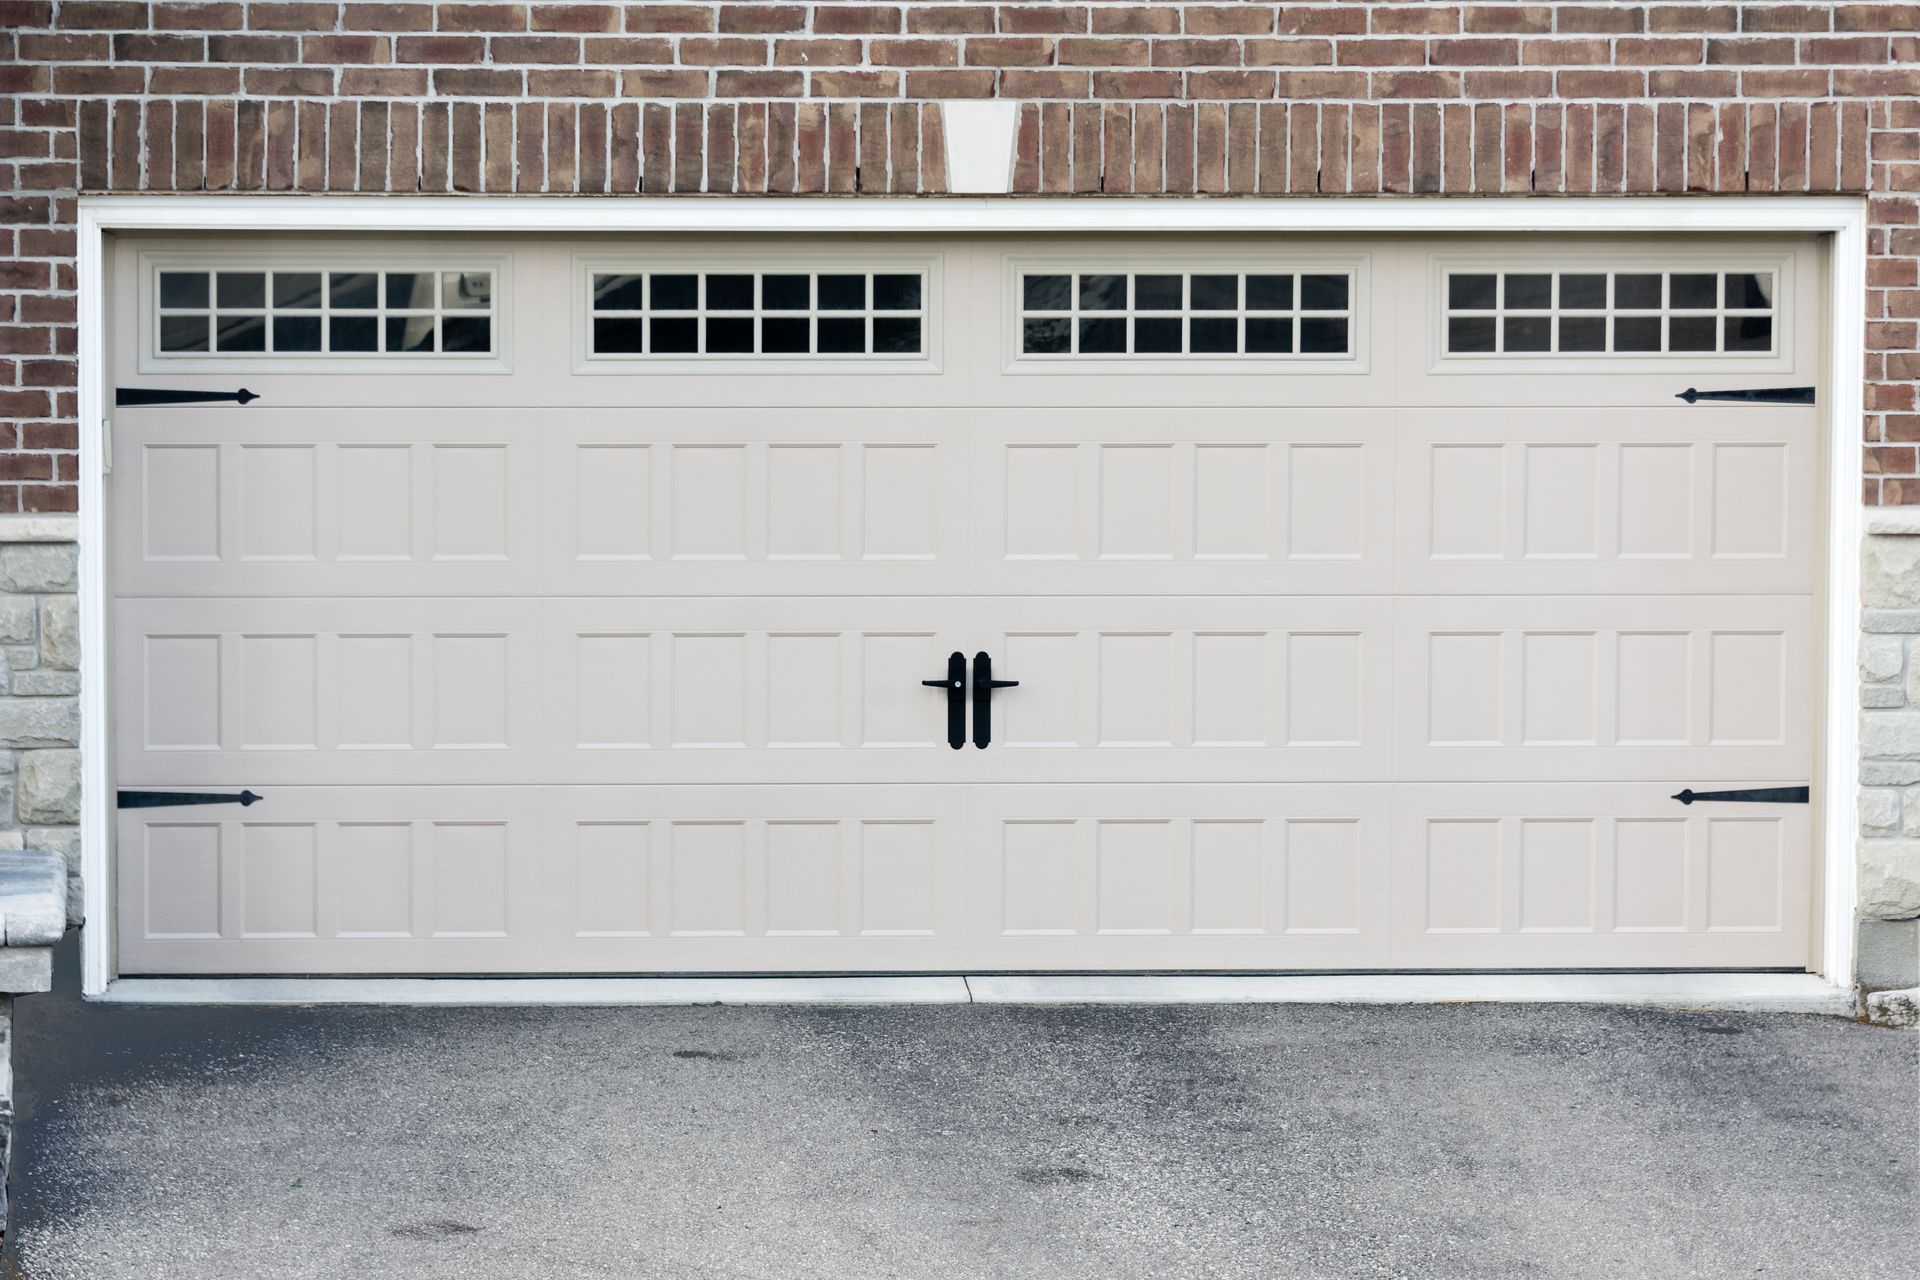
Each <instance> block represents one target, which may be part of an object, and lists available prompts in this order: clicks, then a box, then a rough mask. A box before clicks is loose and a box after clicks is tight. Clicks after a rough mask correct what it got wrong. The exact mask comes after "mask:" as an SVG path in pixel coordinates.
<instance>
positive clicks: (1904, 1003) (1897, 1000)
mask: <svg viewBox="0 0 1920 1280" xmlns="http://www.w3.org/2000/svg"><path fill="white" fill-rule="evenodd" d="M1867 1021H1868V1022H1873V1023H1877V1024H1879V1025H1880V1026H1883V1027H1920V987H1908V988H1907V989H1906V990H1904V991H1876V992H1874V993H1873V994H1872V995H1870V996H1868V997H1867Z"/></svg>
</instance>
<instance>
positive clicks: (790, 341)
mask: <svg viewBox="0 0 1920 1280" xmlns="http://www.w3.org/2000/svg"><path fill="white" fill-rule="evenodd" d="M769 279H771V277H769ZM812 342H813V323H812V322H811V321H809V320H806V319H803V318H802V317H800V316H769V317H767V318H766V319H764V320H762V321H761V322H760V350H761V351H763V352H765V353H766V354H768V355H805V354H806V353H807V352H808V351H809V350H811V349H812V348H811V344H812Z"/></svg>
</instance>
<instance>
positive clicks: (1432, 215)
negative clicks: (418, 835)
mask: <svg viewBox="0 0 1920 1280" xmlns="http://www.w3.org/2000/svg"><path fill="white" fill-rule="evenodd" d="M78 213H79V216H78V227H77V258H78V277H77V279H78V329H79V333H78V339H79V341H78V358H79V373H80V376H79V379H78V382H79V386H78V400H79V420H80V423H81V430H80V514H79V517H78V525H79V535H78V537H79V553H80V580H79V608H80V640H81V652H82V655H83V656H82V660H81V685H80V687H81V693H80V752H81V780H82V788H83V797H84V798H83V801H82V808H81V820H80V837H81V850H82V852H81V866H82V872H83V875H84V877H85V886H84V892H85V902H84V908H83V910H84V915H85V919H86V924H85V925H84V927H83V928H82V931H81V966H82V975H81V976H82V989H83V991H84V992H85V994H86V995H88V996H89V997H93V998H107V999H112V998H124V999H130V1000H139V999H141V998H142V997H141V993H140V991H139V990H138V989H136V988H134V987H132V986H131V985H128V984H124V983H122V984H116V981H115V980H116V974H115V971H114V944H113V938H114V904H113V893H114V883H113V878H112V866H111V856H110V850H111V848H112V835H113V808H112V795H113V791H112V781H113V775H112V768H111V745H112V734H111V721H110V717H109V713H108V707H109V701H108V682H109V678H110V674H109V672H110V668H109V662H108V654H109V652H110V650H109V648H108V646H107V607H106V600H107V596H106V584H107V574H108V569H109V565H108V562H107V556H108V545H109V544H108V542H107V498H106V477H105V464H106V462H107V453H106V449H105V444H106V436H107V430H108V425H109V424H108V408H107V406H108V404H109V402H110V400H109V397H110V391H111V378H112V373H111V370H110V368H109V366H108V363H107V359H106V355H107V351H108V323H107V281H108V276H109V274H110V273H109V269H108V262H109V259H108V254H107V243H108V237H109V236H110V235H111V234H112V233H114V232H117V231H125V232H212V233H223V232H224V233H230V234H238V233H242V232H248V231H260V230H270V231H282V232H297V233H312V234H316V235H318V234H361V235H365V234H367V233H369V232H374V231H377V232H382V233H389V234H400V233H407V232H424V233H430V234H442V235H448V234H453V235H503V234H544V235H578V234H617V235H626V236H655V235H658V236H666V235H740V236H749V235H751V236H766V235H782V234H786V235H792V234H824V233H838V234H855V235H868V236H878V237H882V238H884V237H885V236H888V235H898V234H912V235H919V236H935V235H971V236H977V235H981V234H983V233H999V234H1007V235H1021V234H1029V235H1040V234H1051V235H1071V234H1115V235H1131V236H1141V235H1154V234H1164V235H1169V236H1177V235H1211V234H1241V235H1272V236H1281V235H1309V234H1374V235H1383V236H1392V235H1418V234H1422V233H1451V234H1485V233H1493V234H1511V235H1521V234H1539V233H1549V234H1558V235H1570V236H1571V235H1621V234H1626V233H1636V232H1646V233H1660V232H1679V233H1688V232H1691V233H1696V234H1698V233H1708V234H1712V233H1723V234H1736V235H1740V234H1746V235H1752V234H1765V233H1792V234H1809V235H1817V236H1821V237H1823V238H1824V247H1825V250H1826V252H1827V255H1828V272H1827V277H1828V296H1827V300H1826V301H1827V305H1826V307H1825V308H1824V311H1825V314H1826V318H1827V322H1828V330H1827V333H1826V342H1825V344H1824V345H1825V352H1824V357H1825V363H1826V373H1827V377H1826V386H1825V390H1824V392H1823V400H1824V402H1825V403H1824V404H1823V406H1822V408H1823V410H1824V413H1823V415H1822V421H1823V424H1824V429H1825V431H1826V446H1827V451H1828V452H1827V482H1828V490H1827V502H1826V507H1827V522H1828V524H1827V564H1826V597H1827V598H1826V601H1825V605H1826V619H1825V626H1826V636H1825V639H1826V644H1825V670H1824V671H1823V673H1822V675H1823V677H1824V680H1825V688H1824V692H1825V699H1824V702H1825V720H1826V724H1825V733H1824V741H1823V750H1822V753H1821V756H1820V759H1819V762H1818V765H1817V773H1816V776H1815V778H1814V779H1813V781H1814V785H1815V786H1816V787H1817V788H1819V790H1820V793H1821V795H1822V797H1823V799H1824V806H1823V812H1822V825H1821V826H1820V828H1819V830H1820V838H1819V841H1820V843H1819V849H1818V855H1819V865H1820V880H1819V884H1818V885H1817V890H1818V892H1817V894H1816V898H1817V905H1816V912H1817V916H1816V921H1817V923H1818V924H1819V926H1820V929H1819V934H1820V941H1819V943H1818V946H1817V949H1816V950H1815V951H1814V952H1813V953H1811V954H1810V956H1809V963H1810V967H1811V968H1813V969H1814V971H1815V974H1816V975H1817V976H1801V977H1799V978H1793V977H1791V976H1785V977H1780V978H1776V979H1772V980H1768V979H1766V978H1765V976H1764V975H1757V976H1755V977H1754V978H1753V980H1752V981H1751V982H1750V983H1748V984H1747V987H1746V988H1745V989H1744V992H1743V994H1741V995H1739V996H1737V997H1733V996H1729V995H1727V994H1726V992H1725V989H1724V988H1725V984H1724V982H1718V983H1717V982H1716V981H1715V980H1716V979H1722V978H1725V977H1726V976H1727V975H1715V974H1698V975H1677V976H1673V977H1663V978H1661V979H1660V980H1659V995H1658V997H1657V998H1658V999H1659V1000H1660V1001H1661V1002H1663V1003H1674V1002H1679V1003H1687V1002H1689V1001H1693V1002H1702V1001H1705V1002H1711V1001H1713V1000H1715V999H1727V998H1738V999H1741V1000H1743V1001H1745V1002H1746V1003H1748V1004H1752V1003H1756V1002H1758V1003H1763V1004H1765V1003H1768V1002H1771V1004H1772V1007H1787V1006H1788V1005H1791V1004H1793V1003H1794V1002H1795V1001H1810V1000H1826V1001H1828V1002H1829V1004H1830V1005H1831V1004H1836V1003H1837V1002H1841V1001H1846V1000H1850V999H1851V995H1850V990H1851V987H1852V985H1853V981H1854V952H1853V938H1854V907H1855V899H1856V874H1857V873H1856V858H1857V853H1856V850H1855V845H1856V843H1857V838H1858V833H1859V823H1858V818H1857V812H1856V811H1857V805H1856V803H1855V800H1856V796H1857V794H1858V783H1859V745H1860V744H1859V723H1858V721H1859V717H1858V715H1857V714H1856V712H1855V699H1856V697H1857V693H1856V689H1855V681H1856V678H1857V677H1856V663H1857V658H1858V652H1859V617H1860V564H1859V548H1860V533H1861V525H1862V509H1861V502H1860V482H1861V475H1862V457H1861V449H1860V438H1859V431H1858V429H1857V424H1858V423H1859V421H1860V417H1861V414H1862V413H1863V412H1864V407H1865V406H1864V401H1865V366H1866V355H1865V353H1866V302H1867V208H1866V201H1865V199H1864V198H1862V197H1856V196H1784V197H1774V196H1769V197H1765V198H1757V199H1742V198H1722V197H1699V198H1685V199H1681V198H1673V197H1614V196H1598V197H1568V198H1555V199H1551V200H1546V199H1530V198H1526V197H1491V198H1486V199H1459V198H1438V197H1410V198H1396V199H1391V200H1389V199H1382V198H1367V197H1341V198H1325V199H1284V200H1282V199H1259V198H1246V199H1234V200H1195V199H1181V198H1149V199H1138V200H1113V201H1107V200H1092V199H1075V198H1070V197H1067V198H1040V199H1021V200H1010V199H991V198H948V199H939V200H927V199H919V198H897V197H880V196H875V197H863V198H861V199H858V200H847V199H835V198H805V199H791V200H753V199H734V200H691V199H687V200H578V199H571V198H552V197H549V198H541V197H534V196H460V197H436V196H385V197H382V198H380V199H379V200H377V201H370V200H368V199H366V198H364V197H356V196H297V197H296V196H226V195H200V196H82V197H80V199H79V202H78ZM1002 314H1005V312H1003V313H1002ZM383 367H385V366H383ZM440 367H442V368H448V367H451V368H456V369H460V368H468V367H470V366H466V365H453V366H448V365H444V364H443V365H441V366H440ZM704 367H706V368H713V367H717V366H712V365H709V366H704ZM867 367H869V368H871V367H872V366H867ZM889 367H891V366H889ZM1076 367H1079V368H1085V367H1088V366H1076ZM1130 367H1137V366H1130ZM1471 367H1472V368H1474V369H1485V368H1486V367H1487V366H1486V365H1483V364H1475V365H1472V366H1471ZM1662 367H1663V368H1673V367H1674V366H1670V365H1667V366H1662ZM1716 411H1722V410H1720V409H1718V408H1717V407H1713V406H1709V407H1707V408H1704V409H1703V410H1702V412H1716ZM290 981H292V982H293V983H294V984H295V985H294V986H292V987H285V986H284V984H283V989H278V990H279V991H280V994H279V995H278V996H274V995H272V994H271V993H266V992H264V991H257V990H256V991H250V990H248V989H247V987H248V984H246V983H237V984H228V985H227V986H226V987H223V986H222V985H221V980H218V979H211V980H195V981H194V982H193V984H192V985H191V989H190V991H189V993H188V994H187V996H186V997H185V998H187V999H190V1000H193V1001H196V1002H215V1001H220V1000H246V999H249V998H251V999H263V998H281V999H288V1000H299V1001H312V1000H315V999H336V1000H358V1001H373V1002H382V1001H394V1000H409V999H413V1000H420V1001H422V1002H436V1001H444V1000H446V999H449V998H453V999H459V1000H463V1001H465V1002H469V1003H471V1002H486V1001H488V1000H495V1001H506V1000H512V999H514V998H515V997H514V996H513V995H512V994H511V993H512V991H513V989H515V987H516V984H519V983H522V982H524V981H525V980H523V979H510V980H505V981H502V982H491V983H489V982H481V983H477V984H471V983H470V984H461V983H448V982H444V981H441V982H436V981H432V980H422V981H411V980H402V979H367V980H351V981H343V982H340V983H335V984H332V985H333V986H335V987H338V988H340V990H338V991H336V992H333V993H331V994H328V993H322V992H319V991H315V990H304V989H299V988H298V985H297V984H298V981H299V980H290ZM596 981H597V980H595V979H575V980H570V981H568V982H566V983H562V984H559V985H558V986H555V987H553V988H552V989H551V990H550V991H549V992H548V993H546V994H545V995H544V996H543V998H544V999H547V1000H553V999H559V998H563V997H564V996H565V995H566V993H575V994H577V995H580V996H581V997H582V998H586V997H587V996H591V998H595V999H601V1000H604V999H608V998H611V997H612V996H613V995H614V994H616V993H613V992H611V991H610V990H608V989H601V988H596V987H595V986H594V985H593V984H594V983H595V982H596ZM662 981H668V980H653V981H643V982H641V988H642V989H643V991H644V992H652V993H654V994H652V995H651V996H648V995H647V994H642V995H640V996H638V997H636V998H641V999H646V998H652V999H660V998H663V997H662V996H661V995H659V994H658V989H659V986H660V983H661V982H662ZM795 981H796V982H798V983H800V984H802V985H801V986H799V987H784V988H776V990H775V991H773V992H770V993H769V994H768V995H763V996H761V997H760V998H763V999H766V998H772V999H781V998H787V999H792V998H796V996H794V995H792V994H788V995H786V996H784V997H783V996H781V995H780V994H779V992H780V991H782V990H785V991H789V992H792V991H803V990H804V989H805V987H804V984H805V983H806V981H807V980H806V979H797V980H795ZM845 981H846V982H848V983H852V984H854V986H855V987H857V986H858V983H857V982H856V980H853V979H847V980H845ZM1034 981H1035V982H1036V983H1041V982H1044V983H1046V984H1050V987H1049V989H1051V987H1059V986H1060V985H1061V984H1062V983H1065V984H1067V985H1069V986H1070V985H1071V984H1072V980H1071V979H1068V978H1058V977H1054V978H1048V979H1044V980H1034ZM1127 981H1128V980H1127V979H1125V978H1124V977H1122V978H1119V979H1115V980H1112V982H1111V983H1110V984H1109V985H1110V986H1111V987H1112V989H1113V990H1114V991H1116V992H1122V994H1119V995H1117V996H1111V997H1109V998H1122V999H1124V998H1128V997H1127V996H1126V995H1125V994H1124V992H1123V988H1124V987H1125V984H1126V982H1127ZM1228 981H1230V980H1228ZM1313 981H1314V990H1315V991H1317V992H1318V993H1319V998H1322V999H1327V998H1332V999H1340V998H1346V999H1355V998H1362V999H1363V998H1368V995H1367V993H1368V992H1372V993H1374V997H1373V998H1380V997H1379V992H1380V985H1381V981H1382V980H1381V979H1378V978H1374V979H1371V980H1368V979H1364V978H1363V979H1352V978H1344V979H1343V978H1341V977H1340V976H1338V975H1329V976H1325V977H1321V978H1316V979H1314V980H1313ZM1386 981H1387V982H1388V983H1389V984H1390V985H1392V986H1393V987H1394V991H1395V992H1397V993H1398V994H1397V995H1396V994H1394V993H1393V992H1390V993H1388V994H1389V998H1397V999H1420V998H1422V996H1421V995H1420V992H1421V991H1423V990H1428V989H1430V988H1431V987H1432V984H1431V983H1429V984H1427V985H1426V986H1425V987H1423V986H1422V985H1421V983H1420V981H1419V980H1418V979H1417V978H1412V977H1409V978H1404V979H1402V978H1393V979H1387V980H1386ZM1808 984H1812V985H1811V987H1810V986H1809V985H1808ZM116 985H121V986H122V992H121V993H119V994H118V995H116V992H115V991H114V990H113V988H114V987H115V986H116ZM707 985H708V986H711V985H712V984H711V983H709V984H707ZM766 985H767V984H765V983H760V984H757V986H756V984H755V983H753V982H752V981H751V980H749V981H748V982H747V983H746V984H745V986H743V987H740V988H739V989H738V990H737V991H736V989H735V988H733V987H729V988H728V990H729V991H731V992H734V993H735V994H733V995H732V996H730V997H728V996H719V997H717V996H716V995H714V994H713V993H712V992H711V991H707V992H703V993H702V994H703V995H704V996H705V998H707V999H714V998H736V999H752V998H754V996H753V994H752V991H753V990H754V989H757V987H764V986H766ZM1550 985H1552V987H1553V989H1554V990H1560V991H1563V994H1562V995H1561V996H1560V998H1576V999H1580V998H1584V999H1598V1000H1609V999H1611V1000H1632V999H1636V998H1642V999H1644V998H1647V997H1645V995H1644V994H1642V995H1640V996H1636V995H1635V994H1634V993H1635V992H1636V991H1638V990H1641V988H1642V987H1644V984H1641V985H1640V986H1638V987H1637V986H1636V984H1635V981H1634V977H1633V975H1617V976H1607V977H1605V978H1604V979H1601V978H1595V979H1592V980H1591V982H1590V983H1589V986H1588V987H1587V988H1586V989H1584V994H1576V995H1567V994H1564V990H1565V986H1566V984H1565V983H1564V982H1561V983H1558V984H1550ZM252 986H253V987H256V988H257V987H258V986H259V983H258V982H257V981H256V982H254V983H253V984H252ZM1474 986H1475V991H1476V992H1477V995H1476V998H1479V999H1513V1000H1524V999H1528V998H1548V999H1551V998H1555V997H1554V995H1552V994H1545V995H1532V996H1530V995H1529V993H1528V990H1527V989H1526V983H1525V980H1524V978H1518V979H1503V978H1502V977H1501V976H1500V975H1488V976H1486V977H1483V978H1478V979H1476V980H1475V984H1474ZM456 988H460V989H459V990H455V989H456ZM861 990H864V988H862V989H861ZM1821 993H1827V994H1821ZM1201 994H1204V993H1200V994H1194V993H1189V994H1188V995H1187V996H1186V998H1188V999H1193V998H1201ZM149 998H163V997H162V995H161V993H159V992H157V991H156V992H153V993H150V996H149ZM175 998H176V999H178V998H181V997H179V996H176V997H175ZM522 998H524V997H522ZM798 998H804V996H801V997H798ZM844 998H856V999H857V998H869V999H870V998H875V997H874V996H872V995H870V994H869V995H865V996H863V995H861V993H860V991H859V990H856V991H853V993H852V994H851V995H849V996H846V997H844ZM881 998H884V997H881ZM1031 998H1037V999H1047V998H1052V997H1049V996H1048V995H1047V994H1046V992H1045V991H1042V990H1040V989H1039V987H1038V986H1036V988H1035V995H1034V996H1033V997H1031ZM1079 998H1081V999H1088V998H1100V996H1099V993H1098V992H1091V993H1090V992H1087V991H1084V990H1083V991H1081V992H1080V993H1079ZM1133 998H1152V997H1151V996H1150V995H1149V996H1135V997H1133ZM1215 998H1221V997H1218V996H1216V997H1215ZM1434 998H1444V997H1434Z"/></svg>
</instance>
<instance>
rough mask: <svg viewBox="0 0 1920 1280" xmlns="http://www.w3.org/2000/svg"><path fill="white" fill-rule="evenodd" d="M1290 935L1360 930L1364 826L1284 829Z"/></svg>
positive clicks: (1295, 824)
mask: <svg viewBox="0 0 1920 1280" xmlns="http://www.w3.org/2000/svg"><path fill="white" fill-rule="evenodd" d="M1286 836H1287V882H1286V930H1287V932H1288V933H1358V932H1359V931H1360V824H1359V823H1357V822H1331V821H1306V820H1294V821H1290V822H1288V823H1287V824H1286Z"/></svg>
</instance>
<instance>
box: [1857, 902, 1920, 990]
mask: <svg viewBox="0 0 1920 1280" xmlns="http://www.w3.org/2000/svg"><path fill="white" fill-rule="evenodd" d="M1853 938H1854V976H1855V980H1856V981H1858V982H1859V984H1860V987H1861V989H1862V990H1864V991H1884V990H1887V989H1888V988H1894V987H1911V986H1914V985H1916V984H1920V919H1915V920H1861V921H1858V922H1857V923H1856V924H1855V926H1854V934H1853Z"/></svg>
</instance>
